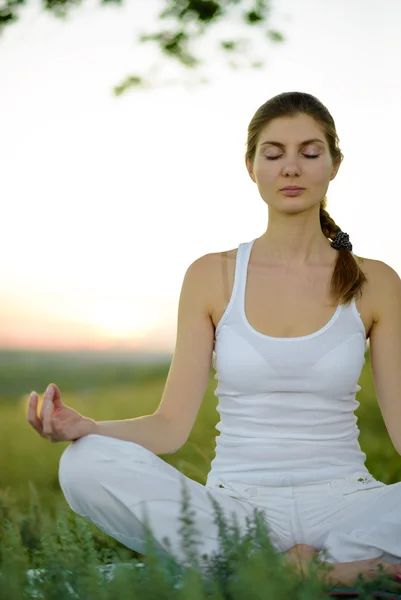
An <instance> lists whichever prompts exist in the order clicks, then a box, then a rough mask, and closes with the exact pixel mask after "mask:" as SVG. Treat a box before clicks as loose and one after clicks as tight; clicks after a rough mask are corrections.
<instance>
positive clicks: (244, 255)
mask: <svg viewBox="0 0 401 600" xmlns="http://www.w3.org/2000/svg"><path fill="white" fill-rule="evenodd" d="M255 239H256V238H255ZM254 242H255V240H251V241H250V242H242V243H241V244H239V246H238V250H237V256H236V260H235V272H234V283H233V288H232V293H231V299H230V305H231V306H230V309H231V310H230V312H231V313H234V314H235V315H236V316H237V314H238V311H239V312H240V313H241V312H242V310H243V302H244V296H245V288H246V276H247V270H248V262H249V258H250V255H251V250H252V246H253V244H254ZM234 314H233V316H234Z"/></svg>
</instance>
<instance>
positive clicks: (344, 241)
mask: <svg viewBox="0 0 401 600" xmlns="http://www.w3.org/2000/svg"><path fill="white" fill-rule="evenodd" d="M331 247H332V248H335V249H336V250H339V249H340V248H347V250H349V251H351V250H352V244H351V242H350V241H349V235H348V233H345V232H344V231H338V232H337V235H336V237H335V239H334V240H333V241H332V242H331Z"/></svg>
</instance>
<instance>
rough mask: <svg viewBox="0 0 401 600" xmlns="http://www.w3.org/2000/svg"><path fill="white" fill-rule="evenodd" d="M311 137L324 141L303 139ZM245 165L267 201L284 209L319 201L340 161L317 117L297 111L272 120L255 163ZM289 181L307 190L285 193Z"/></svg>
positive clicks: (261, 138) (311, 204)
mask: <svg viewBox="0 0 401 600" xmlns="http://www.w3.org/2000/svg"><path fill="white" fill-rule="evenodd" d="M310 139H319V140H321V141H320V142H319V141H313V142H308V143H306V144H305V143H304V142H305V141H306V140H310ZM267 142H269V143H267ZM271 142H279V143H280V144H282V146H277V145H275V144H272V143H271ZM309 157H312V158H309ZM246 166H247V169H248V172H249V175H250V177H251V178H252V180H253V181H254V182H255V183H256V184H257V186H258V189H259V193H260V195H261V197H262V198H263V200H264V201H265V202H266V204H268V205H269V207H272V208H274V209H276V210H279V211H282V210H283V209H285V210H286V209H288V210H291V209H293V210H296V209H299V208H300V207H302V208H303V209H305V208H309V207H311V206H313V205H315V204H318V203H320V202H321V200H322V199H323V198H324V196H325V194H326V192H327V188H328V186H329V183H330V180H331V179H334V177H335V176H336V174H337V171H338V169H339V166H340V165H338V166H337V167H334V166H333V163H332V159H331V155H330V151H329V147H328V144H327V140H326V138H325V136H324V134H323V133H322V131H321V129H320V127H319V125H318V124H317V123H316V122H315V121H314V119H312V118H311V117H309V116H308V115H298V116H296V117H291V118H288V117H280V118H277V119H274V120H273V121H272V122H270V123H269V124H268V125H267V126H266V127H265V128H264V129H263V130H262V131H261V134H260V136H259V140H258V144H257V147H256V154H255V159H254V162H253V165H251V164H250V163H249V161H248V159H247V160H246ZM287 185H296V186H299V187H303V188H305V190H304V191H303V192H302V194H300V195H299V196H286V195H285V194H283V192H282V191H281V189H282V188H283V187H285V186H287Z"/></svg>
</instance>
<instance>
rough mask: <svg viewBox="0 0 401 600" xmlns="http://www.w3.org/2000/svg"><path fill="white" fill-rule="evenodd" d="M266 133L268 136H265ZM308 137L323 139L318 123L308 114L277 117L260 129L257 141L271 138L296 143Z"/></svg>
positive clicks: (284, 142)
mask: <svg viewBox="0 0 401 600" xmlns="http://www.w3.org/2000/svg"><path fill="white" fill-rule="evenodd" d="M266 135H268V136H269V137H266ZM309 138H320V139H323V140H324V139H325V136H324V133H323V130H322V128H321V127H320V125H319V124H318V123H317V122H316V121H315V120H314V119H312V117H309V115H297V116H296V117H278V118H277V119H273V121H271V122H270V123H268V124H267V125H266V126H265V127H263V129H262V130H261V133H260V136H259V143H260V142H263V140H267V139H272V140H277V141H280V142H282V143H283V144H286V143H297V142H301V141H303V140H306V139H309Z"/></svg>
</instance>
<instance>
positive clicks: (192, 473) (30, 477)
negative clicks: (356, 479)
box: [0, 351, 401, 600]
mask: <svg viewBox="0 0 401 600" xmlns="http://www.w3.org/2000/svg"><path fill="white" fill-rule="evenodd" d="M168 369H169V363H168V362H167V363H166V364H164V365H159V366H151V365H142V366H141V367H137V366H136V365H135V364H128V363H125V364H123V363H121V364H112V363H111V362H106V363H105V364H103V365H100V366H99V365H97V364H96V363H91V362H89V361H84V360H75V362H74V361H73V360H69V359H68V357H66V356H65V355H63V356H62V357H61V358H60V357H57V355H55V354H53V355H52V358H50V356H43V355H40V354H37V355H35V353H31V354H29V353H16V352H13V353H8V352H5V351H2V352H0V382H2V383H0V419H1V421H0V422H1V434H2V435H1V452H0V478H1V479H0V481H1V483H0V511H1V515H0V516H1V518H0V561H1V562H0V568H1V570H2V572H3V574H6V576H7V577H6V579H7V584H5V583H4V581H3V584H2V585H0V589H1V591H2V593H1V598H2V600H7V598H10V599H11V598H12V599H13V600H16V599H18V598H19V597H21V598H23V597H25V596H23V595H19V594H22V592H21V589H19V588H18V583H17V582H18V577H19V576H18V575H17V573H18V572H21V573H22V572H26V570H27V569H37V568H40V567H43V566H44V565H47V568H48V569H50V571H49V572H50V574H49V577H50V579H49V581H47V582H44V584H43V589H42V591H43V593H44V594H45V595H44V596H43V597H45V598H53V597H54V598H57V600H62V598H64V597H66V598H67V597H72V596H69V595H65V596H64V595H63V594H65V582H63V581H62V583H60V577H61V575H60V573H61V572H62V570H63V569H64V570H65V569H67V567H68V565H70V566H71V565H75V566H74V569H73V571H74V581H75V583H76V582H77V581H78V579H79V577H78V575H79V573H78V571H79V569H80V568H82V565H85V566H86V567H87V568H88V569H89V567H90V564H91V560H92V559H93V564H97V565H100V564H104V565H105V564H109V563H111V562H127V561H138V560H140V561H141V560H142V559H143V558H144V557H142V556H141V555H138V554H137V553H135V552H134V551H132V550H130V549H128V548H126V547H125V546H123V545H122V544H120V543H119V542H118V541H117V540H114V539H113V538H111V537H110V536H107V535H105V534H104V533H103V532H101V531H100V530H99V529H98V528H96V527H95V526H94V525H93V524H91V523H88V522H86V521H85V520H84V519H83V518H81V517H79V516H78V515H75V513H73V512H72V511H71V510H70V509H69V507H68V505H67V502H66V500H65V499H64V496H63V494H62V492H61V489H60V485H59V482H58V475H57V473H58V462H59V458H60V456H61V454H62V453H63V451H64V450H65V448H66V447H67V446H68V445H69V443H70V442H66V443H58V444H51V443H49V442H48V441H46V440H44V439H43V438H41V437H40V436H39V435H38V434H37V433H36V432H35V431H34V430H33V429H32V428H31V427H30V425H29V424H28V422H27V420H26V408H27V401H28V397H29V394H30V392H31V391H32V390H35V391H36V392H37V393H38V394H39V396H40V398H41V397H42V395H43V392H44V390H45V388H46V386H47V384H48V383H50V382H54V383H56V384H57V385H58V386H59V387H60V389H61V393H62V397H63V401H64V402H65V403H66V404H67V405H69V406H71V407H73V408H75V409H76V410H78V411H79V412H80V413H82V414H84V415H86V416H89V417H92V418H93V419H96V420H113V419H128V418H132V417H137V416H142V415H145V414H151V413H152V412H153V411H154V410H155V409H156V408H157V406H158V405H159V402H160V398H161V396H162V393H163V389H164V385H165V381H166V378H167V374H168ZM214 374H215V372H214V370H213V369H211V372H210V379H209V383H208V387H207V390H206V393H205V397H204V400H203V403H202V406H201V408H200V411H199V413H198V416H197V419H196V422H195V424H194V427H193V429H192V432H191V435H190V437H189V440H188V442H187V443H186V444H185V446H183V447H182V448H181V449H180V450H179V451H178V452H177V453H175V454H174V455H170V454H169V455H162V458H163V459H164V460H165V461H166V462H168V463H169V464H171V465H173V466H175V467H177V468H178V469H179V470H180V471H181V472H183V473H184V474H185V475H187V476H188V477H190V478H191V479H194V480H195V481H198V482H199V483H202V484H204V483H205V481H206V477H207V473H208V471H209V469H210V462H211V460H212V458H213V456H214V447H215V435H216V433H218V432H216V430H215V425H216V424H217V422H218V413H217V412H216V405H217V398H216V397H215V396H214V391H215V388H216V385H217V382H216V380H215V379H214ZM359 384H360V385H361V386H362V391H361V392H359V393H358V395H357V400H358V401H359V402H360V406H359V408H358V409H357V411H356V415H357V417H358V419H359V420H358V425H359V428H360V430H361V435H360V445H361V448H362V450H363V451H364V452H365V453H366V455H367V461H366V466H367V468H368V469H369V471H370V472H371V473H372V475H373V476H374V477H376V478H377V479H379V480H381V481H383V482H384V483H386V484H391V483H395V482H397V481H400V480H401V457H400V456H399V455H398V454H397V452H396V451H395V449H394V447H393V444H392V442H391V440H390V439H389V436H388V433H387V431H386V427H385V425H384V422H383V419H382V416H381V413H380V409H379V406H378V403H377V399H376V394H375V390H374V385H373V378H372V372H371V366H370V362H369V356H368V354H367V362H366V364H365V366H364V369H363V372H362V375H361V378H360V380H359ZM263 556H264V557H265V558H264V559H263V558H257V553H256V554H255V555H254V558H253V559H252V560H253V561H254V562H252V561H251V562H249V561H248V562H247V559H245V558H244V556H242V555H241V560H240V561H239V562H238V565H242V566H241V569H244V571H243V572H242V571H241V573H242V574H241V578H242V579H241V580H242V581H243V582H244V581H248V583H249V582H252V586H253V587H252V589H255V590H257V589H258V586H262V587H263V589H264V590H265V592H266V585H270V586H271V591H272V593H273V591H274V589H276V588H275V586H276V587H277V586H279V588H280V590H281V591H280V598H286V597H288V598H291V599H294V598H298V597H299V598H301V597H302V598H304V599H307V598H315V597H316V598H318V597H319V596H318V595H317V594H318V591H319V585H320V584H316V582H315V583H314V584H313V585H312V583H311V586H312V587H311V588H310V589H309V591H308V592H306V591H305V590H304V592H302V593H304V595H302V594H301V591H300V590H301V588H302V586H303V585H304V584H305V582H303V583H302V582H300V581H297V579H296V578H290V580H291V581H289V580H288V575H287V576H286V577H283V570H282V569H281V567H280V562H279V559H280V557H277V560H278V562H277V561H276V562H275V560H276V559H273V558H271V556H270V564H271V569H272V572H271V570H270V569H269V568H267V567H266V568H264V569H262V570H263V573H264V575H263V576H261V575H260V573H259V571H258V569H259V570H260V568H261V567H260V565H261V563H260V561H263V560H266V554H265V555H263ZM61 559H63V560H61ZM249 560H250V559H249ZM10 561H11V562H10ZM13 561H15V565H14V566H12V564H13ZM63 561H64V562H63ZM258 561H259V562H258ZM234 562H235V561H234ZM222 564H223V563H222ZM52 565H53V566H52ZM14 568H15V569H16V570H15V572H14V570H13V569H14ZM155 568H156V567H155ZM236 568H237V567H236ZM52 569H53V571H52ZM238 569H240V567H239V566H238ZM246 569H249V571H246ZM266 569H267V570H266ZM137 571H140V569H137ZM224 571H227V569H223V570H222V571H221V572H224ZM51 573H53V575H52V574H51ZM91 573H92V575H91V578H92V580H93V582H92V584H91V585H93V586H94V587H93V590H92V591H90V589H86V588H85V585H86V584H85V583H83V584H82V585H83V588H82V590H84V588H85V591H82V594H81V596H80V597H82V598H85V599H86V598H88V599H89V598H96V599H99V598H114V597H116V598H117V597H118V598H119V600H121V599H122V598H125V595H124V594H125V592H123V591H121V590H122V589H124V590H126V587H127V581H125V580H124V578H126V577H128V578H131V579H129V581H130V584H129V585H130V586H131V587H130V588H129V589H130V591H131V593H130V595H127V596H126V597H127V598H128V597H129V598H136V597H138V598H139V597H140V598H145V597H146V598H148V597H149V598H150V597H152V598H156V596H155V595H153V596H152V595H151V592H150V591H149V590H150V587H151V584H150V582H149V580H147V583H146V581H145V580H146V577H145V578H144V577H142V579H143V581H142V583H140V582H139V580H138V581H136V580H135V576H134V575H133V574H132V572H131V575H127V573H126V571H124V570H122V571H121V581H122V583H121V586H122V588H121V590H119V591H118V594H117V591H116V590H115V591H114V592H113V591H112V586H113V585H117V583H114V584H113V582H110V587H107V586H106V585H105V582H104V581H103V579H102V578H101V577H100V575H99V573H98V572H97V571H96V573H98V574H97V575H96V574H95V571H93V570H92V571H91ZM191 573H192V575H191ZM238 573H239V570H237V575H238ZM255 573H256V574H255ZM257 573H259V574H258V575H257ZM266 573H270V576H269V577H270V578H269V580H268V581H269V583H268V584H267V583H266V581H265V579H264V578H265V577H266V576H267V575H266ZM272 573H274V575H273V574H272ZM87 575H88V573H87V572H86V575H85V573H84V574H83V578H84V579H83V581H86V579H85V577H87ZM187 576H188V577H192V578H195V579H196V571H193V570H189V574H188V575H185V577H187ZM52 577H53V579H52ZM77 577H78V579H77ZM97 577H98V578H99V579H98V586H97V587H96V585H97V584H96V583H95V582H96V578H97ZM138 577H139V575H138ZM163 577H164V579H163ZM185 577H184V580H185ZM151 579H152V581H153V584H152V585H154V586H155V585H160V589H158V592H157V594H158V595H157V598H158V599H159V598H162V597H163V594H166V597H169V598H172V597H173V595H172V591H171V581H170V580H168V578H167V579H166V578H165V574H164V575H162V574H161V572H159V574H158V575H157V576H156V575H155V574H154V576H153V577H152V578H151ZM56 580H57V581H59V583H58V584H57V583H55V581H56ZM134 580H135V581H134ZM184 580H182V581H184ZM113 581H114V582H116V581H117V582H118V581H119V578H118V577H117V578H116V579H113ZM124 581H125V583H124ZM163 581H164V583H163ZM13 582H14V583H13ZM155 582H159V583H157V584H156V583H155ZM166 582H167V583H166ZM286 582H287V583H286ZM287 584H288V585H287ZM13 585H14V587H13ZM88 585H89V584H88ZM118 585H120V584H118ZM163 585H165V586H167V588H169V589H170V592H169V593H170V595H169V593H168V590H167V588H166V590H165V591H164V592H163V591H161V590H162V588H163ZM185 585H188V587H187V588H186V592H185V594H186V595H185V597H186V598H188V599H189V598H204V597H205V595H204V594H205V592H204V590H203V588H202V586H201V584H200V582H199V580H198V583H197V584H196V583H194V581H192V580H191V582H190V583H188V584H185ZM197 585H198V588H197ZM242 585H244V586H245V587H243V588H241V586H240V585H239V584H238V582H237V585H236V586H234V587H235V589H236V592H238V590H239V589H240V588H241V589H242V596H235V593H236V592H234V591H231V592H230V594H231V595H230V594H229V592H228V591H227V590H226V592H225V595H224V594H223V595H221V596H219V595H218V593H217V591H216V592H215V595H214V596H212V597H213V598H216V599H217V598H222V599H223V598H224V599H226V598H233V600H234V599H235V598H237V597H238V598H239V597H241V598H243V597H245V596H246V595H249V591H247V588H246V585H245V584H242ZM249 585H250V583H249ZM316 585H317V588H316ZM46 586H47V587H46ZM60 586H61V587H60ZM63 586H64V587H63ZM135 586H136V588H137V589H138V591H137V593H138V594H139V589H141V590H142V591H141V593H140V595H134V591H133V590H134V589H136V588H135ZM141 586H145V587H146V586H147V588H146V589H147V590H148V591H149V595H145V591H144V589H145V587H142V588H141ZM280 586H281V587H280ZM286 586H287V587H286ZM291 586H292V587H291ZM294 586H295V587H294ZM300 586H301V587H300ZM313 586H314V587H313ZM184 587H185V586H184ZM184 587H183V588H182V589H181V592H180V591H179V590H178V589H177V591H176V593H177V595H176V596H174V597H177V598H179V597H180V596H179V593H182V594H184V591H183V590H184ZM59 588H60V589H59ZM61 588H62V589H63V590H64V591H60V590H61ZM89 588H90V586H89ZM273 588H274V589H273ZM106 589H107V595H104V594H106ZM116 589H117V588H116ZM189 589H190V590H191V595H189V592H188V590H189ZM302 589H303V588H302ZM46 590H47V591H46ZM196 590H198V591H197V592H196ZM153 592H154V594H155V593H156V588H154V590H153ZM220 592H221V589H220ZM114 593H115V594H116V595H115V596H114V595H113V594H114ZM146 593H147V592H146ZM210 593H211V592H210ZM308 594H309V595H308ZM183 597H184V596H183ZM260 597H261V598H262V597H263V598H264V599H265V598H268V597H272V598H273V597H277V598H278V597H279V596H274V595H272V596H266V595H264V596H260ZM252 598H255V599H256V598H259V596H258V595H257V592H256V591H255V594H254V595H253V596H252Z"/></svg>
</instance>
